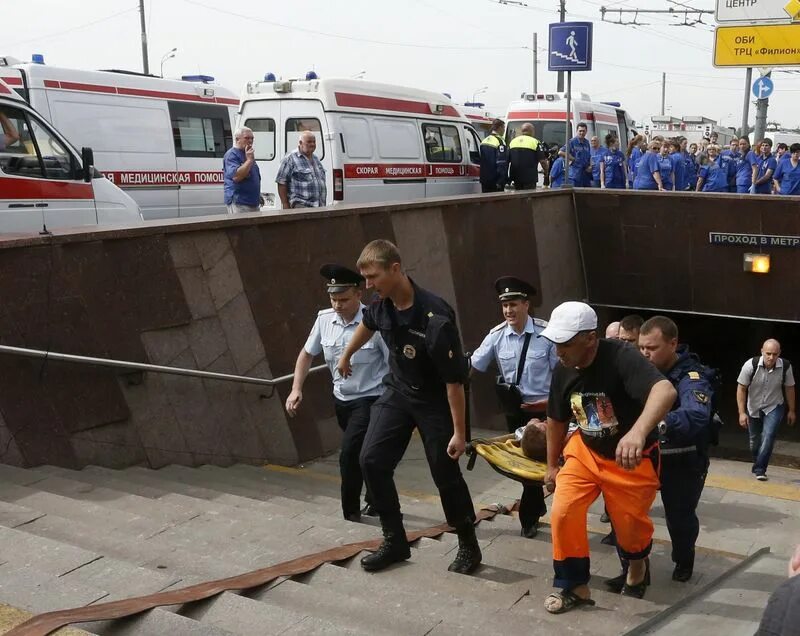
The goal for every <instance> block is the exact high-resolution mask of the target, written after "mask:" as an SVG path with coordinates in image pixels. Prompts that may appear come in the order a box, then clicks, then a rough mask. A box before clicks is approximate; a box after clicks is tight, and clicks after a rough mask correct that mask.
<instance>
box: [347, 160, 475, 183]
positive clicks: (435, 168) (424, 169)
mask: <svg viewBox="0 0 800 636" xmlns="http://www.w3.org/2000/svg"><path fill="white" fill-rule="evenodd" d="M473 169H474V172H473ZM468 175H469V176H479V175H480V168H479V167H478V166H465V165H463V164H460V163H346V164H344V178H345V179H424V178H426V177H433V178H443V177H465V176H468Z"/></svg>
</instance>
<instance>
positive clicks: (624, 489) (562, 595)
mask: <svg viewBox="0 0 800 636" xmlns="http://www.w3.org/2000/svg"><path fill="white" fill-rule="evenodd" d="M541 337H543V338H547V339H548V340H551V341H553V342H554V343H555V344H556V353H557V354H558V357H559V361H560V363H561V364H560V365H559V366H558V367H556V369H555V371H554V372H553V380H552V383H551V385H550V398H549V401H548V405H547V473H546V476H545V485H546V486H547V488H548V489H549V490H551V491H554V496H553V503H552V509H551V514H550V518H551V524H552V536H553V568H554V570H555V578H554V581H553V584H554V586H555V587H557V588H561V591H560V592H556V593H553V594H551V595H550V596H548V597H547V599H546V601H545V609H546V610H547V611H548V612H550V613H552V614H560V613H562V612H566V611H568V610H570V609H572V608H574V607H578V606H580V605H593V604H594V601H592V600H591V598H590V593H589V587H588V583H589V578H590V574H589V541H588V537H587V531H586V513H587V510H588V509H589V506H590V505H591V504H592V503H593V502H594V501H595V499H597V497H598V496H599V495H600V493H602V494H603V499H604V500H605V504H606V508H607V509H608V513H609V516H610V517H611V523H612V524H613V526H614V529H615V530H616V533H617V549H618V551H619V554H620V556H621V557H622V558H624V559H626V560H628V561H629V563H630V565H629V568H628V575H627V579H626V582H625V584H624V586H623V588H622V594H624V595H626V596H634V597H637V598H642V597H643V596H644V593H645V589H646V586H647V585H648V584H649V572H648V569H647V566H648V564H647V561H646V558H647V556H648V554H649V553H650V548H651V545H652V537H653V522H652V521H651V520H650V517H649V510H650V506H651V505H652V503H653V500H654V499H655V496H656V491H657V490H658V483H659V482H658V475H657V472H656V468H655V465H654V463H655V461H657V453H658V441H657V436H656V434H655V429H656V425H657V424H658V422H659V421H661V419H662V418H663V417H664V415H666V413H667V412H668V411H669V410H670V408H671V407H672V405H673V403H674V402H675V398H676V397H677V393H676V392H675V389H674V388H673V387H672V384H671V383H670V382H669V381H668V380H667V379H666V378H665V377H664V376H663V375H661V373H659V372H658V370H657V369H656V368H655V367H654V366H653V365H652V364H650V363H649V362H648V361H647V360H646V359H644V357H643V356H642V355H641V354H640V353H639V352H638V351H637V350H636V349H635V348H634V347H631V346H628V345H627V344H626V343H624V342H621V341H616V340H601V339H600V338H598V334H597V315H596V314H595V312H594V310H593V309H592V308H591V307H589V305H587V304H585V303H580V302H566V303H562V304H561V305H559V306H558V307H556V308H555V309H554V310H553V313H552V315H551V317H550V321H549V323H548V326H547V328H546V329H545V330H544V331H543V332H542V334H541ZM573 418H574V419H575V421H576V422H577V423H578V431H577V432H576V433H575V434H573V435H572V436H571V437H570V438H569V441H567V442H566V444H565V440H566V434H567V427H568V424H569V421H570V420H571V419H573ZM562 454H563V457H564V464H563V466H561V467H559V462H560V458H561V456H562ZM651 459H653V460H654V461H650V460H651Z"/></svg>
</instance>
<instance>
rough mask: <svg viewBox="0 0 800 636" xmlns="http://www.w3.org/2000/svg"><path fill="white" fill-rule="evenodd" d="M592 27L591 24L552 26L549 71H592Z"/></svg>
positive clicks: (548, 56)
mask: <svg viewBox="0 0 800 636" xmlns="http://www.w3.org/2000/svg"><path fill="white" fill-rule="evenodd" d="M592 26H593V25H592V23H591V22H556V23H555V24H551V25H550V46H548V52H547V70H549V71H591V70H592Z"/></svg>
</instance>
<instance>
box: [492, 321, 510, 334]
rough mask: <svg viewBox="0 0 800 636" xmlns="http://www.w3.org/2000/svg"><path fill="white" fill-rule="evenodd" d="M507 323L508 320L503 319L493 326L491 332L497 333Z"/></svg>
mask: <svg viewBox="0 0 800 636" xmlns="http://www.w3.org/2000/svg"><path fill="white" fill-rule="evenodd" d="M507 324H508V323H507V322H505V321H503V322H501V323H500V324H499V325H495V326H494V327H492V328H491V329H490V330H489V333H496V332H498V331H500V330H501V329H502V328H503V327H505V326H506V325H507Z"/></svg>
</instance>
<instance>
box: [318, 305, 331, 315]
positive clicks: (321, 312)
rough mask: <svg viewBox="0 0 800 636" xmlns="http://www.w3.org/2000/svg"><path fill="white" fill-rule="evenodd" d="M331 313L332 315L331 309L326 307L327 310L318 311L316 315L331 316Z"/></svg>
mask: <svg viewBox="0 0 800 636" xmlns="http://www.w3.org/2000/svg"><path fill="white" fill-rule="evenodd" d="M332 313H333V307H328V308H327V309H322V310H320V311H319V313H318V314H317V315H318V316H324V315H325V314H332Z"/></svg>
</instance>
